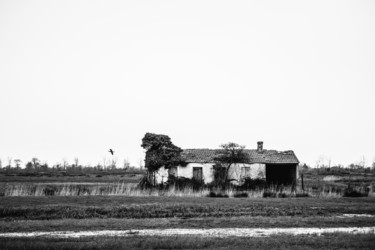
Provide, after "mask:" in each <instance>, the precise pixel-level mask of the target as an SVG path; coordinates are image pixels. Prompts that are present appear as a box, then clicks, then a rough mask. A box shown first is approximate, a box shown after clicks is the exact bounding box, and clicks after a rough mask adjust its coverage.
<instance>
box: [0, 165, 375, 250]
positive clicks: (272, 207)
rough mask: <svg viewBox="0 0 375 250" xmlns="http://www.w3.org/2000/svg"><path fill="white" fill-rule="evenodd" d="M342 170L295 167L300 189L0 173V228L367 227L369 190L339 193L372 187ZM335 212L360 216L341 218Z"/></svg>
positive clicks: (235, 244) (86, 243)
mask: <svg viewBox="0 0 375 250" xmlns="http://www.w3.org/2000/svg"><path fill="white" fill-rule="evenodd" d="M342 171H343V170H332V169H330V170H329V171H327V170H321V169H307V170H303V172H302V173H303V174H304V180H305V191H302V190H301V185H299V186H298V188H297V191H292V190H291V189H290V188H288V187H284V188H280V187H277V188H276V187H268V188H267V189H264V188H261V189H255V190H236V189H235V188H228V189H226V190H221V189H208V188H202V189H198V190H197V189H193V188H192V187H184V188H176V187H174V186H172V187H170V188H168V189H165V188H158V189H141V188H139V187H138V185H137V183H138V182H139V180H140V179H141V177H142V175H140V174H138V173H136V174H135V173H121V174H118V175H110V174H108V175H105V174H104V175H100V176H98V175H99V174H89V175H71V176H66V175H65V176H62V175H59V176H57V175H52V176H46V175H43V174H42V175H40V176H31V177H30V176H29V177H25V176H22V175H16V174H15V175H9V174H8V175H7V176H5V175H0V180H1V184H0V232H26V231H45V230H47V231H48V230H49V231H58V230H106V229H118V230H122V229H123V230H125V229H147V228H215V227H219V228H220V227H223V228H231V227H232V228H234V227H246V228H249V227H253V228H256V227H337V226H344V227H346V226H348V227H349V226H374V225H375V206H374V204H375V200H374V199H375V198H374V197H361V198H345V197H343V195H344V193H345V190H346V189H347V188H348V186H349V184H350V186H351V187H353V189H356V190H361V188H364V187H366V186H367V187H368V186H372V185H373V184H374V180H375V178H374V176H373V172H370V173H367V172H365V173H363V172H355V171H351V172H349V174H347V173H345V172H342ZM345 171H346V170H345ZM299 184H300V183H299ZM367 194H368V196H373V191H372V190H368V192H367ZM264 197H267V198H264ZM331 198H335V199H331ZM343 214H360V215H366V216H367V217H361V216H359V217H345V216H344V217H343ZM354 239H356V240H354ZM358 239H361V240H360V241H359V240H358ZM374 242H375V241H374V235H356V236H353V235H347V234H328V235H324V236H322V237H319V238H318V237H317V236H294V237H289V236H276V237H272V238H256V239H249V238H236V239H230V238H228V239H217V238H199V239H197V238H196V237H194V238H192V237H189V236H180V237H152V238H144V237H138V236H134V237H127V238H116V237H114V238H109V237H99V238H85V239H65V240H61V239H60V240H59V239H38V238H35V239H5V238H2V239H0V249H25V248H27V249H95V248H96V249H116V248H126V249H134V248H135V249H137V248H140V249H176V248H177V249H186V248H191V249H197V248H205V249H217V248H219V249H220V248H221V249H228V248H231V249H233V248H236V249H245V248H246V249H248V248H269V249H273V248H277V249H280V248H283V247H285V248H287V249H315V248H321V249H334V248H336V249H345V248H346V249H353V248H363V249H373V248H374Z"/></svg>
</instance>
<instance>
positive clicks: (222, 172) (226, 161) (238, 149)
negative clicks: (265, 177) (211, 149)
mask: <svg viewBox="0 0 375 250" xmlns="http://www.w3.org/2000/svg"><path fill="white" fill-rule="evenodd" d="M220 148H221V149H219V150H218V151H217V153H216V156H215V158H214V161H215V162H216V164H217V165H216V167H215V170H216V173H215V176H216V177H215V178H216V180H215V181H216V182H217V185H222V186H223V187H225V186H226V185H227V184H228V183H229V182H230V180H229V178H228V177H229V175H228V173H229V169H230V167H231V166H232V165H233V164H236V163H248V162H249V155H248V154H247V153H246V152H245V151H244V149H245V146H241V145H239V144H237V143H234V142H229V143H226V144H222V145H220Z"/></svg>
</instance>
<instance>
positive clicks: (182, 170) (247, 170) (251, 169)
mask: <svg viewBox="0 0 375 250" xmlns="http://www.w3.org/2000/svg"><path fill="white" fill-rule="evenodd" d="M213 166H214V163H188V164H187V165H186V166H178V167H177V169H176V170H175V171H173V172H174V174H175V176H176V177H185V178H189V179H192V178H193V168H195V167H198V168H202V175H203V182H204V183H210V182H212V181H213V180H214V169H213ZM168 174H169V170H168V169H165V168H164V167H161V168H160V169H159V170H158V171H157V172H155V181H156V184H160V183H162V182H163V183H164V182H166V181H167V180H168ZM228 174H229V179H234V181H232V183H233V184H237V185H239V184H241V180H243V179H244V178H245V177H250V178H251V179H257V178H260V179H265V178H266V165H265V164H261V163H254V164H234V165H232V166H231V167H230V169H229V173H228Z"/></svg>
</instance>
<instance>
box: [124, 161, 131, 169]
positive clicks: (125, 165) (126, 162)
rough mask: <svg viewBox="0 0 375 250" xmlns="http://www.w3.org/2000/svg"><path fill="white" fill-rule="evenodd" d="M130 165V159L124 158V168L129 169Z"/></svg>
mask: <svg viewBox="0 0 375 250" xmlns="http://www.w3.org/2000/svg"><path fill="white" fill-rule="evenodd" d="M129 167H130V163H129V161H128V159H126V158H125V159H124V163H123V168H124V169H128V168H129Z"/></svg>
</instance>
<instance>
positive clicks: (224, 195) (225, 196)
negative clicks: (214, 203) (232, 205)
mask: <svg viewBox="0 0 375 250" xmlns="http://www.w3.org/2000/svg"><path fill="white" fill-rule="evenodd" d="M207 197H211V198H228V197H229V196H228V195H227V194H223V193H221V192H218V193H216V192H214V191H211V192H210V193H209V194H208V195H207Z"/></svg>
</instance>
